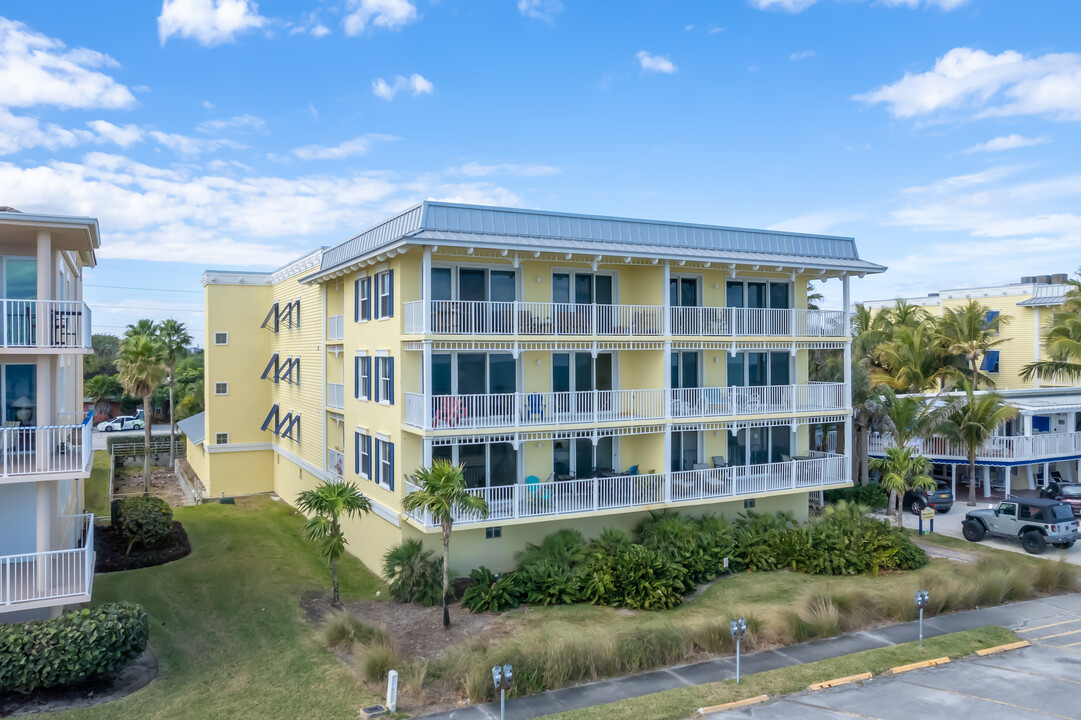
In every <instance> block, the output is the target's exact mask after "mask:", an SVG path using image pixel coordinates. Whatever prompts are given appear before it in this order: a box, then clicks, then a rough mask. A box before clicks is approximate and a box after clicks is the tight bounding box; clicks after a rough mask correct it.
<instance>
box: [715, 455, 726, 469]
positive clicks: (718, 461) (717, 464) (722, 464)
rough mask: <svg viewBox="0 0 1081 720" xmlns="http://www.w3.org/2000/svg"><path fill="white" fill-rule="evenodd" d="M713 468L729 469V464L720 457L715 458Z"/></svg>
mask: <svg viewBox="0 0 1081 720" xmlns="http://www.w3.org/2000/svg"><path fill="white" fill-rule="evenodd" d="M713 467H715V468H723V467H728V462H727V461H726V460H725V459H724V458H723V457H722V456H720V455H714V456H713Z"/></svg>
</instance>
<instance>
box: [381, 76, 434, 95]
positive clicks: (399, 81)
mask: <svg viewBox="0 0 1081 720" xmlns="http://www.w3.org/2000/svg"><path fill="white" fill-rule="evenodd" d="M406 89H408V90H409V92H410V93H411V94H412V95H413V97H417V96H418V95H431V94H432V91H433V90H435V85H433V84H432V83H431V82H429V81H428V80H426V79H425V78H424V77H423V76H422V75H418V74H417V73H413V74H412V75H410V76H409V77H407V78H406V77H402V76H401V75H399V76H398V77H396V78H395V79H394V84H393V85H391V84H389V83H388V82H387V81H386V80H384V79H383V78H376V79H375V80H373V81H372V94H373V95H375V96H376V97H381V98H383V99H384V100H388V101H389V100H393V99H394V96H395V95H397V94H398V93H399V92H401V91H402V90H406Z"/></svg>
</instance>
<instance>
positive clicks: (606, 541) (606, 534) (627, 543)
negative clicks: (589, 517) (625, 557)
mask: <svg viewBox="0 0 1081 720" xmlns="http://www.w3.org/2000/svg"><path fill="white" fill-rule="evenodd" d="M630 547H631V538H630V536H629V535H627V533H625V532H623V531H622V530H620V529H618V528H605V529H604V530H601V534H600V535H598V536H597V537H595V538H593V539H592V540H591V541H590V542H589V552H590V553H600V554H601V555H616V554H618V553H621V552H624V551H626V550H628V549H630Z"/></svg>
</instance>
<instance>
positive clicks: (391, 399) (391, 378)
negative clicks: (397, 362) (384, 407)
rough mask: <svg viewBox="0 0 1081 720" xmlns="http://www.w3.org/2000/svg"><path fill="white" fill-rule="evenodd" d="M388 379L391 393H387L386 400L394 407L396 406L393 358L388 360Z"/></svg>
mask: <svg viewBox="0 0 1081 720" xmlns="http://www.w3.org/2000/svg"><path fill="white" fill-rule="evenodd" d="M387 377H388V378H389V380H388V382H387V386H388V387H389V391H388V393H387V398H386V400H387V402H389V403H390V404H391V405H393V404H394V358H392V357H388V358H387Z"/></svg>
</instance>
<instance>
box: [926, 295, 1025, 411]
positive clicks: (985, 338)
mask: <svg viewBox="0 0 1081 720" xmlns="http://www.w3.org/2000/svg"><path fill="white" fill-rule="evenodd" d="M988 314H989V310H988V309H987V307H986V306H984V305H981V304H980V303H979V302H977V301H976V300H969V301H968V303H967V304H966V305H965V306H964V307H962V308H960V309H957V310H954V309H953V308H946V309H945V311H944V314H943V315H942V317H941V318H940V319H939V321H938V323H937V324H936V326H935V332H936V334H937V335H938V337H939V339H940V340H941V341H942V343H943V344H944V345H945V346H946V350H947V351H948V352H949V353H951V354H952V355H960V356H962V357H963V358H964V359H965V363H966V364H967V366H968V377H969V378H970V379H971V380H972V389H973V390H978V389H979V386H980V380H981V379H982V380H983V381H984V382H985V383H986V384H987V385H990V386H991V387H994V386H995V382H994V380H992V379H991V378H990V377H989V376H988V375H987V374H986V373H983V372H980V360H981V359H982V358H983V357H984V356H986V355H987V351H988V350H991V349H992V348H995V347H998V346H999V345H1001V344H1002V343H1004V342H1006V341H1007V340H1009V338H1003V337H1000V336H999V331H1000V330H1001V328H1002V327H1003V326H1004V325H1007V324H1009V322H1010V316H1009V315H1002V314H998V315H995V316H994V317H992V318H990V319H988Z"/></svg>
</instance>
